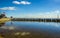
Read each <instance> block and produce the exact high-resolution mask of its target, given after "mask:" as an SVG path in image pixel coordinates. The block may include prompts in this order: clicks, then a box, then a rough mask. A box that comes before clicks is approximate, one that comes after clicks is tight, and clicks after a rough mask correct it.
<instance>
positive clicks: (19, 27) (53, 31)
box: [0, 21, 60, 38]
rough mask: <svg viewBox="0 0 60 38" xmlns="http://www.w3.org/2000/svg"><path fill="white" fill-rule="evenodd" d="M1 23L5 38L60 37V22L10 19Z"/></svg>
mask: <svg viewBox="0 0 60 38" xmlns="http://www.w3.org/2000/svg"><path fill="white" fill-rule="evenodd" d="M0 25H1V27H0V36H1V37H4V38H60V23H52V22H19V21H9V22H5V23H2V24H0Z"/></svg>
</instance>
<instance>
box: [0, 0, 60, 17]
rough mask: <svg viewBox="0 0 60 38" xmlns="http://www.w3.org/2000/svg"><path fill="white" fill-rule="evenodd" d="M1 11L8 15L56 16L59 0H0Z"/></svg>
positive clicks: (59, 4)
mask: <svg viewBox="0 0 60 38" xmlns="http://www.w3.org/2000/svg"><path fill="white" fill-rule="evenodd" d="M1 12H6V15H7V16H8V17H10V16H13V17H18V18H45V17H46V18H49V17H51V18H56V17H57V14H59V13H60V0H0V13H1ZM53 14H54V15H53Z"/></svg>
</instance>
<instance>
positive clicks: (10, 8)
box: [0, 7, 16, 10]
mask: <svg viewBox="0 0 60 38" xmlns="http://www.w3.org/2000/svg"><path fill="white" fill-rule="evenodd" d="M0 10H16V9H15V7H2V8H0Z"/></svg>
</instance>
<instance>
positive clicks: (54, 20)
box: [12, 18, 60, 22]
mask: <svg viewBox="0 0 60 38" xmlns="http://www.w3.org/2000/svg"><path fill="white" fill-rule="evenodd" d="M12 21H38V22H60V19H41V18H37V19H35V18H13V19H12Z"/></svg>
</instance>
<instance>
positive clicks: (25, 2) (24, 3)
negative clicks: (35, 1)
mask: <svg viewBox="0 0 60 38" xmlns="http://www.w3.org/2000/svg"><path fill="white" fill-rule="evenodd" d="M13 3H14V4H23V5H26V4H28V5H29V4H31V2H28V1H20V2H19V1H13Z"/></svg>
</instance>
